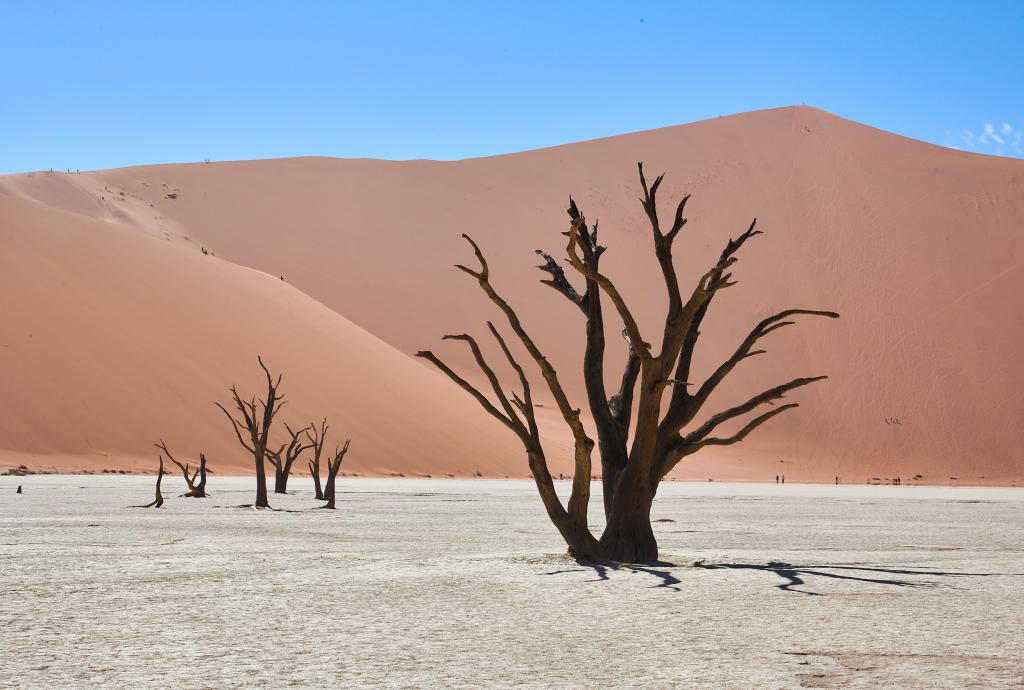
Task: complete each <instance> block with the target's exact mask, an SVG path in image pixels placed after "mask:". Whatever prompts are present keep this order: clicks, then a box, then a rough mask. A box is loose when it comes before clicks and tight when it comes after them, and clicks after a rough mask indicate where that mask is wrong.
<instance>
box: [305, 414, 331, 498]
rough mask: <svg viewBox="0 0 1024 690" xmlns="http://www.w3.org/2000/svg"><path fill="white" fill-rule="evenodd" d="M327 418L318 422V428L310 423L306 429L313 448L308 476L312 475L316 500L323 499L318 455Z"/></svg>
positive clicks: (325, 430) (322, 447) (321, 451)
mask: <svg viewBox="0 0 1024 690" xmlns="http://www.w3.org/2000/svg"><path fill="white" fill-rule="evenodd" d="M327 428H328V427H327V420H326V419H324V421H322V422H320V428H319V429H318V428H317V427H316V426H314V425H313V424H310V425H309V427H308V429H307V430H306V437H307V438H309V443H310V447H311V448H312V449H313V459H312V460H310V461H309V476H311V477H313V488H314V489H315V491H316V500H318V501H322V500H324V490H323V488H322V487H321V486H320V456H321V455H322V454H323V451H324V440H325V439H326V438H327Z"/></svg>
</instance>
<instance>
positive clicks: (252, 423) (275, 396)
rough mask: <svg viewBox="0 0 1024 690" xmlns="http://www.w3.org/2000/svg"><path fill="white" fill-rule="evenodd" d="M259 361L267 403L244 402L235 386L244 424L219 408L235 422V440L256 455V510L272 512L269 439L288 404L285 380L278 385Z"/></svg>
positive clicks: (233, 396)
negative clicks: (282, 390) (283, 386)
mask: <svg viewBox="0 0 1024 690" xmlns="http://www.w3.org/2000/svg"><path fill="white" fill-rule="evenodd" d="M257 359H258V361H259V363H260V368H262V369H263V373H264V374H265V375H266V377H267V397H266V399H265V400H259V401H257V399H256V397H255V396H254V397H253V398H251V399H250V400H243V399H242V397H241V396H240V395H239V394H238V391H237V390H236V389H235V387H234V386H231V397H232V398H233V399H234V403H235V408H236V409H237V410H238V413H239V414H240V415H241V419H240V420H239V419H236V418H235V417H234V416H232V414H231V413H230V412H228V411H227V409H226V408H225V407H224V406H223V405H221V404H220V403H215V404H216V405H217V407H219V408H220V409H221V412H223V413H224V416H226V417H227V418H228V421H229V422H231V427H232V428H233V429H234V430H235V436H237V437H238V442H239V443H240V444H242V447H243V448H245V449H246V450H247V451H249V452H250V453H251V454H252V457H253V462H254V463H255V465H256V502H255V503H253V507H255V508H269V507H270V502H269V501H268V499H267V470H266V466H265V465H264V460H265V458H266V457H267V439H268V438H269V436H270V427H271V425H272V424H273V423H274V417H275V416H276V415H277V413H278V412H280V411H281V407H282V406H283V405H284V404H285V400H284V398H283V396H281V394H280V393H278V388H279V387H280V386H281V376H278V377H277V381H274V377H273V376H271V375H270V371H269V370H268V369H267V367H266V365H265V364H263V359H262V358H259V357H257ZM257 402H258V405H257ZM243 429H245V433H244V434H243V432H242V430H243Z"/></svg>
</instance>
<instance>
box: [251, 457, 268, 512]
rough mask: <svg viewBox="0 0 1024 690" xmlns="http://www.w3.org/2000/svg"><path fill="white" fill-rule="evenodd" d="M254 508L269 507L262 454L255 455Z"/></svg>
mask: <svg viewBox="0 0 1024 690" xmlns="http://www.w3.org/2000/svg"><path fill="white" fill-rule="evenodd" d="M253 506H255V507H256V508H269V507H270V501H269V500H267V468H266V467H265V466H264V464H263V454H262V453H260V454H258V455H257V457H256V502H255V503H253Z"/></svg>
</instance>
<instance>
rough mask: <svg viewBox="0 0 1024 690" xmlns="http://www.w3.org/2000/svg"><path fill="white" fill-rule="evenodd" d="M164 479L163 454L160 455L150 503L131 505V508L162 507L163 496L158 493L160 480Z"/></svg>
mask: <svg viewBox="0 0 1024 690" xmlns="http://www.w3.org/2000/svg"><path fill="white" fill-rule="evenodd" d="M163 479H164V456H162V455H161V456H160V472H159V473H158V474H157V475H156V496H155V497H154V498H153V502H152V503H147V504H146V505H144V506H132V508H162V507H163V505H164V496H163V494H161V493H160V482H162V481H163Z"/></svg>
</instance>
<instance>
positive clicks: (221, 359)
mask: <svg viewBox="0 0 1024 690" xmlns="http://www.w3.org/2000/svg"><path fill="white" fill-rule="evenodd" d="M47 182H48V184H52V185H53V186H54V188H58V189H62V190H63V191H64V192H65V197H66V200H71V199H74V198H77V192H75V190H76V189H77V187H76V186H75V185H76V184H77V181H75V180H71V181H68V180H66V179H64V178H63V176H60V177H54V178H51V179H49V180H47ZM85 206H87V204H85ZM99 208H102V206H101V207H99ZM147 208H148V206H147ZM79 210H83V209H79ZM84 210H90V209H88V208H86V209H84ZM0 214H2V217H3V219H4V222H3V224H2V225H0V236H2V242H3V247H4V251H3V254H2V255H0V280H2V285H3V288H2V290H0V312H2V313H3V315H4V316H3V318H4V328H3V335H2V337H0V370H2V371H3V372H4V395H3V396H2V399H0V400H2V401H0V439H2V449H3V450H2V451H0V465H2V464H7V465H13V464H22V463H24V464H26V465H28V466H29V467H31V468H47V467H55V468H59V469H63V470H81V469H92V470H100V469H105V468H127V469H134V470H140V469H145V470H150V469H153V467H154V465H155V461H156V460H155V459H156V453H157V451H156V450H155V449H154V448H153V447H152V445H151V444H152V443H153V442H154V441H156V440H157V439H158V438H161V437H162V438H163V439H164V440H165V441H166V442H167V443H168V444H169V445H170V447H171V449H172V451H174V450H175V449H177V451H178V452H180V454H181V456H191V457H196V455H197V454H198V453H199V452H200V451H203V452H205V453H206V454H207V456H208V457H209V459H210V463H211V467H212V468H213V469H214V470H216V471H218V472H222V473H223V472H236V473H237V472H246V471H251V459H247V458H246V457H245V455H244V454H243V452H242V451H241V449H240V447H239V446H238V444H237V442H236V441H235V440H234V439H233V436H232V435H231V432H230V429H229V427H228V424H227V421H226V420H225V419H224V418H223V416H222V415H221V413H220V412H219V411H218V410H217V409H216V408H215V407H214V405H213V402H214V401H215V400H217V401H222V402H225V403H227V402H228V391H227V389H228V386H229V385H231V384H232V383H234V384H237V385H238V387H239V389H240V391H242V392H243V394H247V393H248V394H254V393H260V394H262V393H263V392H264V391H263V390H261V389H260V383H261V382H260V377H261V376H262V372H261V371H260V370H259V368H258V364H257V360H256V356H257V354H262V356H263V357H264V359H265V360H266V362H267V363H268V364H269V366H271V367H272V368H273V369H274V370H275V371H276V372H283V373H284V382H283V384H282V391H283V392H284V393H285V397H286V399H287V400H288V403H287V405H286V407H285V408H283V409H282V411H281V420H282V421H290V422H291V423H293V424H294V423H298V424H299V425H300V426H301V425H303V424H305V423H307V422H309V421H311V420H312V419H319V418H321V417H323V416H327V417H328V418H329V420H330V423H331V425H332V429H333V430H332V431H331V432H329V433H330V434H331V435H332V436H333V442H335V443H337V442H340V440H342V439H341V436H342V435H346V436H351V437H353V438H354V439H355V440H354V441H353V446H352V451H351V453H350V454H349V456H348V458H347V460H346V466H345V469H346V470H348V471H357V472H373V473H379V474H388V473H391V472H403V473H409V474H419V475H422V474H424V473H432V474H436V473H439V472H441V471H442V470H444V471H447V472H456V473H460V474H471V473H472V472H474V471H481V472H485V473H488V474H492V475H494V474H499V473H503V472H502V469H503V468H504V467H508V466H511V465H512V464H514V463H515V462H516V461H518V460H519V458H520V457H521V452H520V451H519V450H518V447H517V446H516V444H514V443H512V440H511V439H509V438H508V437H507V436H506V434H504V433H502V432H503V431H504V429H503V428H501V427H500V425H498V424H497V423H496V422H494V421H493V420H491V419H490V418H489V417H486V416H485V415H484V414H483V413H482V412H480V411H479V410H477V409H476V407H475V406H474V404H473V403H471V401H469V400H466V399H465V398H464V397H463V396H462V395H461V394H460V392H459V391H457V390H454V389H453V388H452V387H450V386H448V385H446V384H445V382H443V381H442V380H441V379H440V378H439V377H438V376H436V375H434V374H433V373H432V372H429V371H427V370H425V369H424V368H423V367H421V366H420V365H419V364H417V363H416V362H414V361H413V360H412V359H410V358H409V357H408V356H406V355H405V354H403V353H400V352H398V351H396V350H395V349H394V348H392V347H391V346H389V345H387V344H386V343H383V342H382V341H380V340H379V339H377V338H376V337H374V336H373V335H371V334H369V333H367V332H366V331H364V330H363V329H361V328H359V327H358V326H356V325H354V324H352V323H351V322H349V321H347V320H346V319H344V318H342V317H341V316H339V315H338V314H336V313H334V312H333V311H331V310H330V309H328V308H326V307H324V306H323V305H322V304H320V303H318V302H316V301H315V300H313V299H312V298H310V297H308V296H307V295H305V294H303V293H302V292H300V291H299V290H297V289H296V288H294V287H292V286H290V285H288V284H287V283H283V282H281V280H280V279H279V278H277V277H276V276H270V275H267V274H265V273H262V272H260V271H256V270H253V269H250V268H245V267H239V266H236V265H234V264H231V263H229V262H227V261H223V260H220V259H217V258H214V257H211V256H205V255H203V254H202V253H200V252H198V251H193V250H192V248H191V247H189V246H187V245H184V244H180V243H179V244H175V243H171V242H168V241H166V240H165V239H159V238H155V237H150V236H147V235H145V234H142V233H140V232H138V231H137V230H136V229H135V227H134V226H132V225H130V224H124V223H119V222H103V221H102V220H93V219H90V218H86V217H84V216H82V215H80V214H76V213H70V212H66V211H61V210H57V209H55V208H53V207H52V206H48V205H44V204H42V203H39V202H36V201H32V200H28V199H25V198H24V197H22V196H20V195H19V194H14V193H11V191H10V190H9V189H8V190H7V191H4V190H2V189H0ZM277 438H278V439H279V442H280V439H281V437H280V436H278V437H277ZM329 440H330V437H329ZM483 449H486V452H481V451H482V450H483ZM301 471H302V472H303V473H305V468H304V467H303V468H301Z"/></svg>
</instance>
